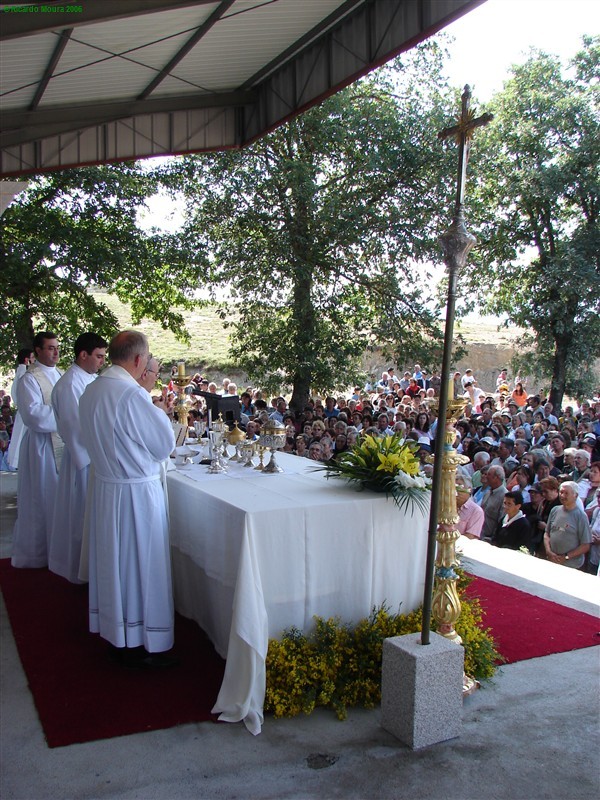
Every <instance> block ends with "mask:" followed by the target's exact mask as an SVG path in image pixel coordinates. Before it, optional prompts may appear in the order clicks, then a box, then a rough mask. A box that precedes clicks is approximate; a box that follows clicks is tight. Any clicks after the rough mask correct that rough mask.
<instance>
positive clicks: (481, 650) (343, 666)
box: [265, 571, 502, 719]
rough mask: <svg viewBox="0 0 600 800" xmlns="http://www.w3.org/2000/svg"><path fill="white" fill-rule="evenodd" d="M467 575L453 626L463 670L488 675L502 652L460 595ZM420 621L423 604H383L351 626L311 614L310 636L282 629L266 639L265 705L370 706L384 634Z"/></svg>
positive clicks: (284, 708) (298, 708)
mask: <svg viewBox="0 0 600 800" xmlns="http://www.w3.org/2000/svg"><path fill="white" fill-rule="evenodd" d="M470 581H471V579H470V578H469V576H467V575H465V574H464V573H463V572H462V571H459V580H458V583H457V588H458V592H459V596H460V598H461V606H462V611H461V615H460V618H459V620H458V622H457V624H456V631H457V633H458V634H459V635H460V637H461V638H462V640H463V646H464V648H465V672H466V673H467V674H468V675H472V676H474V677H476V678H490V677H492V675H493V674H494V672H495V671H496V664H497V663H499V662H501V661H502V657H501V656H500V654H499V653H498V652H497V650H496V648H495V646H494V641H493V639H492V637H491V635H490V631H489V629H485V628H483V627H482V612H481V606H480V604H479V600H477V599H476V598H475V599H468V598H466V597H464V596H463V595H464V588H465V587H466V586H467V585H468V584H469V583H470ZM421 627H422V609H421V608H418V609H417V610H416V611H412V612H411V613H410V614H392V613H390V609H389V608H388V607H387V606H385V605H381V606H379V607H376V608H374V609H373V611H372V612H371V615H370V616H369V617H367V618H366V619H363V620H361V621H360V622H359V623H358V624H357V625H356V626H354V627H351V626H350V625H349V624H345V623H342V622H340V620H339V619H337V618H331V619H327V620H326V619H323V618H322V617H315V630H314V631H313V633H311V634H310V635H308V636H306V635H304V634H303V633H302V632H301V631H299V630H298V629H297V628H290V629H289V630H286V631H284V633H283V636H282V638H281V640H277V639H271V640H270V641H269V650H268V653H267V664H266V667H267V691H266V697H265V710H266V711H271V712H272V713H273V715H274V716H275V717H293V716H295V715H296V714H299V713H301V712H304V713H305V714H310V713H311V712H312V710H313V709H314V708H315V706H324V707H330V708H333V709H334V711H335V712H336V714H337V716H338V717H339V719H345V717H346V712H347V709H348V707H351V706H362V707H363V708H373V707H374V706H376V705H377V704H378V703H380V701H381V659H382V651H383V640H384V639H387V638H389V637H391V636H402V635H404V634H407V633H417V632H419V631H420V630H421ZM432 629H433V630H435V625H434V622H433V620H432Z"/></svg>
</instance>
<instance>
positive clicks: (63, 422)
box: [48, 333, 108, 583]
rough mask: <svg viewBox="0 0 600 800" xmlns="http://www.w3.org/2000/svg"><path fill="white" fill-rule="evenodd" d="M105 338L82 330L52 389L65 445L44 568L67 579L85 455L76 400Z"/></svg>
mask: <svg viewBox="0 0 600 800" xmlns="http://www.w3.org/2000/svg"><path fill="white" fill-rule="evenodd" d="M107 347H108V342H106V341H105V340H104V339H103V338H102V337H101V336H98V334H96V333H82V334H81V336H78V337H77V341H76V342H75V348H74V349H75V362H74V363H73V364H71V366H70V367H69V369H68V370H67V371H66V372H65V374H64V375H63V376H62V378H60V380H59V381H58V382H57V383H56V385H55V386H54V389H53V390H52V407H53V408H54V416H55V418H56V426H57V428H58V433H59V434H60V437H61V439H62V440H63V442H64V443H65V449H64V451H63V457H62V461H61V465H60V471H59V475H58V491H57V495H56V503H55V506H54V517H53V520H52V527H51V530H50V545H49V550H48V567H49V568H50V570H52V572H55V573H56V574H57V575H62V577H63V578H66V579H67V580H68V581H71V583H83V581H81V580H79V577H78V575H79V561H80V557H81V540H82V535H83V520H84V515H85V498H86V492H87V485H88V475H89V466H90V457H89V455H88V451H87V450H86V447H85V445H84V443H83V438H82V436H81V424H80V422H79V399H80V397H81V395H82V394H83V392H84V391H85V389H86V387H87V386H88V384H90V383H91V382H92V381H93V380H95V378H96V375H97V373H98V372H99V370H100V369H101V368H102V366H103V364H104V360H105V358H106V348H107Z"/></svg>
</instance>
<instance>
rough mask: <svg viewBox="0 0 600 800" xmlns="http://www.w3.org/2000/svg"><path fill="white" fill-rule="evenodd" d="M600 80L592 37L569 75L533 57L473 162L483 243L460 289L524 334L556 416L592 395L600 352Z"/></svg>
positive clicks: (597, 45) (527, 355)
mask: <svg viewBox="0 0 600 800" xmlns="http://www.w3.org/2000/svg"><path fill="white" fill-rule="evenodd" d="M599 79H600V37H595V38H592V37H584V41H583V47H582V50H581V51H580V52H579V53H578V54H576V56H575V58H574V59H573V61H572V64H571V70H570V71H568V72H566V71H565V70H563V69H562V67H561V64H560V61H559V60H558V59H557V58H555V57H553V56H551V55H548V54H545V53H542V52H539V51H533V52H532V53H531V54H530V57H529V58H528V59H527V61H526V62H525V63H523V64H522V65H519V66H515V67H513V69H512V74H511V76H510V77H509V79H508V80H507V81H506V83H505V85H504V88H503V90H502V91H501V92H499V93H498V94H497V95H496V96H495V97H494V99H493V101H492V103H491V104H490V108H491V110H492V111H493V113H494V114H495V119H494V122H493V123H492V124H491V125H489V126H488V127H487V128H486V129H485V130H484V131H482V132H481V133H480V134H479V137H478V143H477V145H478V146H477V149H476V151H475V152H474V156H473V159H472V162H471V168H472V171H473V173H474V174H475V176H476V177H475V181H474V189H471V193H472V208H471V219H472V222H473V227H474V228H476V229H477V230H476V231H475V232H476V233H477V236H478V239H479V242H478V247H477V249H476V250H475V251H473V258H472V259H470V267H469V268H468V270H467V274H466V276H465V279H464V280H463V283H462V286H463V288H464V289H465V290H466V292H467V293H468V295H469V296H470V297H471V298H474V299H475V300H476V301H477V302H478V303H479V304H480V306H482V307H483V308H484V310H486V311H488V312H492V313H496V314H503V315H506V317H507V319H508V324H515V325H518V326H521V327H523V328H524V329H525V331H526V333H525V335H524V337H523V339H522V341H521V342H520V346H519V352H518V356H517V358H516V362H515V367H519V368H523V369H524V371H525V372H529V373H531V374H534V375H535V376H536V377H538V378H539V379H543V380H545V381H549V383H550V400H551V401H552V402H553V403H554V405H555V406H556V407H560V405H561V402H562V398H563V395H564V394H565V393H568V394H569V395H571V396H575V397H581V396H585V394H586V393H587V392H589V391H590V390H591V389H592V388H593V381H594V376H593V371H592V368H593V364H594V361H595V359H597V358H598V357H599V355H600V289H599V287H600V228H599V214H600V181H599V172H598V170H599V164H600V83H599ZM549 379H550V380H549Z"/></svg>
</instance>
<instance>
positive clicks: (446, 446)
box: [421, 85, 493, 687]
mask: <svg viewBox="0 0 600 800" xmlns="http://www.w3.org/2000/svg"><path fill="white" fill-rule="evenodd" d="M470 106H471V89H470V87H469V86H468V85H467V86H465V88H464V91H463V94H462V108H461V114H460V117H459V119H458V123H457V124H456V125H452V126H451V127H449V128H444V130H443V131H440V133H438V139H440V140H441V141H444V140H445V139H448V138H449V137H450V136H453V137H454V139H455V141H456V143H457V144H458V184H457V187H456V202H455V206H454V217H453V220H452V224H451V226H450V228H449V230H448V231H446V233H444V234H443V235H442V236H441V237H440V244H441V246H442V249H443V251H444V260H445V262H446V266H447V267H448V300H447V303H446V327H445V332H444V354H443V359H442V383H441V386H440V397H439V402H438V420H439V423H438V426H437V431H436V437H435V468H434V471H433V482H432V487H431V512H430V516H429V534H428V547H427V564H426V572H425V591H424V595H423V627H422V631H421V644H424V645H427V644H429V631H430V618H431V613H432V611H433V616H434V618H435V620H436V622H437V628H438V631H439V633H440V634H442V636H444V637H446V638H447V639H450V640H452V641H457V642H458V643H460V641H461V640H460V637H459V636H458V634H457V633H456V630H455V629H454V623H455V622H456V620H457V619H458V617H459V615H460V600H459V597H458V593H457V591H456V579H457V575H456V572H455V571H454V567H455V565H456V552H455V544H456V540H457V539H458V538H459V537H460V533H459V532H458V530H457V528H456V524H457V520H458V515H457V510H456V494H455V476H456V469H457V467H458V465H459V464H460V463H462V461H463V456H461V455H458V454H457V453H456V451H455V450H454V448H453V443H454V440H455V438H456V431H455V429H454V421H455V420H454V414H459V413H461V412H462V410H463V407H464V404H463V403H460V402H459V403H455V402H454V381H453V380H452V377H451V375H452V373H451V371H450V368H451V358H452V340H453V334H454V307H455V302H456V284H457V278H458V272H459V268H460V267H463V266H464V265H465V263H466V260H467V255H468V253H469V251H470V250H471V248H472V247H473V245H474V244H475V237H474V236H472V235H471V234H470V233H468V232H467V229H466V227H465V223H464V218H463V207H464V201H465V186H466V182H467V162H468V159H469V149H470V144H471V138H472V136H473V132H474V131H475V129H476V128H481V127H483V126H484V125H487V124H488V123H489V122H491V121H492V119H493V115H492V114H482V115H481V116H480V117H475V115H474V113H473V111H472V110H471V107H470ZM450 392H451V393H452V396H451V398H450V402H448V399H449V398H448V395H449V394H450ZM447 412H450V413H447ZM456 418H458V417H456ZM466 460H468V459H466ZM434 567H435V577H436V585H435V591H434V590H433V583H434ZM465 685H466V684H465V682H464V681H463V687H464V686H465Z"/></svg>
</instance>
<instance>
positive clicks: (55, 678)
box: [0, 559, 225, 747]
mask: <svg viewBox="0 0 600 800" xmlns="http://www.w3.org/2000/svg"><path fill="white" fill-rule="evenodd" d="M0 586H1V587H2V593H3V594H4V599H5V601H6V606H7V608H8V614H9V617H10V621H11V625H12V629H13V633H14V637H15V641H16V643H17V648H18V651H19V656H20V657H21V661H22V663H23V667H24V669H25V673H26V675H27V680H28V682H29V688H30V689H31V693H32V694H33V698H34V701H35V705H36V708H37V711H38V714H39V717H40V720H41V723H42V727H43V729H44V734H45V736H46V740H47V742H48V745H49V746H50V747H61V746H64V745H69V744H74V743H75V742H88V741H92V740H94V739H107V738H111V737H113V736H124V735H126V734H130V733H139V732H141V731H150V730H158V729H160V728H170V727H172V726H174V725H180V724H182V723H186V722H202V721H205V720H211V719H212V720H214V719H216V717H215V716H213V715H212V714H211V708H212V707H213V705H214V703H215V701H216V699H217V694H218V692H219V688H220V686H221V681H222V680H223V670H224V665H225V662H224V661H223V660H222V659H221V658H220V657H219V656H218V655H217V654H216V652H215V651H214V649H213V647H212V644H211V643H210V641H209V640H208V638H207V637H206V636H205V634H204V633H203V632H202V631H201V630H200V628H199V627H198V626H197V625H196V623H195V622H192V621H190V620H187V619H184V618H183V617H180V616H178V615H176V621H175V648H174V651H173V652H174V653H175V654H177V655H178V656H179V657H180V658H181V664H180V665H179V666H177V667H174V668H172V669H167V670H127V669H124V668H123V667H121V666H120V665H118V664H116V663H114V662H113V661H111V660H110V658H109V656H108V645H107V643H106V642H105V641H104V640H103V639H101V638H100V637H99V636H96V635H92V634H91V633H89V632H88V629H87V586H75V585H73V584H71V583H68V581H66V580H63V579H62V578H60V577H58V576H57V575H54V574H53V573H52V572H49V571H48V570H46V569H13V568H12V567H11V566H10V561H9V559H1V560H0Z"/></svg>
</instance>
